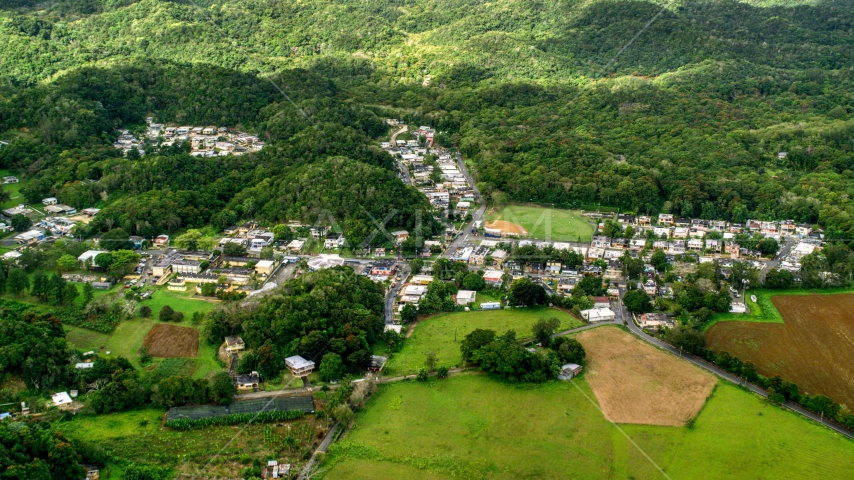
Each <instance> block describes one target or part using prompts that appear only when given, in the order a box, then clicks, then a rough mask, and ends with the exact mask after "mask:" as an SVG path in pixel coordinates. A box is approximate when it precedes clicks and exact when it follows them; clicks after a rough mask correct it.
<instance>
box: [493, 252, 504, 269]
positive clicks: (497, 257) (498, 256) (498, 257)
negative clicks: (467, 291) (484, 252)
mask: <svg viewBox="0 0 854 480" xmlns="http://www.w3.org/2000/svg"><path fill="white" fill-rule="evenodd" d="M507 258H508V254H507V252H506V251H505V250H502V249H498V250H495V251H494V252H492V264H493V265H495V266H496V267H500V266H501V265H502V264H504V262H505V261H507Z"/></svg>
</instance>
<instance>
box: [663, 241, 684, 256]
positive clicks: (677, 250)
mask: <svg viewBox="0 0 854 480" xmlns="http://www.w3.org/2000/svg"><path fill="white" fill-rule="evenodd" d="M667 253H669V254H671V255H680V254H683V253H685V240H673V241H672V242H670V248H669V249H668V250H667Z"/></svg>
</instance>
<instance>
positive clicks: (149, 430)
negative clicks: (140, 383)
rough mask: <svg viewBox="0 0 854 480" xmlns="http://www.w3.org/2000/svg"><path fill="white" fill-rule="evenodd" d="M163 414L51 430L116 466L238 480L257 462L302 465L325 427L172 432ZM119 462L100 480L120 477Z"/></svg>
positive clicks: (297, 423) (117, 416) (108, 417)
mask: <svg viewBox="0 0 854 480" xmlns="http://www.w3.org/2000/svg"><path fill="white" fill-rule="evenodd" d="M164 413H165V412H164V411H163V410H161V409H153V408H150V409H142V410H133V411H129V412H120V413H111V414H104V415H97V416H95V415H78V416H76V417H74V419H73V420H71V421H68V422H54V424H53V428H55V429H56V430H59V431H62V432H63V433H65V434H66V435H68V436H69V437H72V438H76V439H81V440H86V441H87V442H92V443H95V444H97V445H99V446H101V447H102V448H104V449H105V450H106V451H107V452H108V453H110V454H111V456H113V457H114V460H113V461H117V463H118V462H143V463H155V464H157V465H160V466H165V467H170V468H173V469H174V471H175V473H176V477H175V478H177V479H182V480H183V479H190V478H193V476H194V475H201V476H203V477H204V478H240V477H241V476H242V475H241V474H240V472H241V470H242V469H244V468H246V467H249V466H251V465H252V461H253V460H254V459H256V458H257V459H259V460H260V461H262V462H264V463H266V460H268V459H278V460H280V461H282V460H284V461H286V462H290V463H292V464H297V465H299V464H302V463H303V462H304V460H303V455H304V454H305V452H307V451H309V450H313V448H314V446H315V445H316V444H317V442H319V440H318V438H317V437H318V434H320V433H321V432H322V431H325V428H326V422H325V421H323V420H318V419H316V418H315V416H314V415H306V416H304V417H303V418H301V419H299V420H294V421H289V422H278V423H267V424H250V425H234V426H214V427H207V428H204V429H199V430H189V431H175V430H171V429H167V428H164V427H162V426H161V425H162V422H163V418H164ZM232 440H233V441H232ZM229 442H231V443H229ZM117 463H114V464H111V465H109V466H108V467H107V469H105V470H106V472H105V470H102V471H101V473H102V475H101V478H102V479H104V480H114V479H115V480H118V479H120V478H121V468H120V466H119V465H118V464H117ZM203 468H204V469H205V470H204V471H203V470H202V469H203ZM105 473H106V474H105ZM195 478H199V477H195Z"/></svg>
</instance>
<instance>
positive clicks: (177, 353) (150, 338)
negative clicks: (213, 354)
mask: <svg viewBox="0 0 854 480" xmlns="http://www.w3.org/2000/svg"><path fill="white" fill-rule="evenodd" d="M142 344H143V346H145V348H147V349H148V354H149V355H151V356H152V357H165V358H172V357H195V356H196V355H197V354H198V353H199V331H198V330H196V329H195V328H190V327H180V326H178V325H170V324H168V323H158V324H157V325H155V326H154V327H152V328H151V330H149V331H148V334H147V335H146V336H145V338H144V339H143V341H142Z"/></svg>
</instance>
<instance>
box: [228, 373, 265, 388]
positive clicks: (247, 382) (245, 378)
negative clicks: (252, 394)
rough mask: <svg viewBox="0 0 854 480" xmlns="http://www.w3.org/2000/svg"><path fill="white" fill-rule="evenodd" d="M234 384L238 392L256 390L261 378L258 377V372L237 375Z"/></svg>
mask: <svg viewBox="0 0 854 480" xmlns="http://www.w3.org/2000/svg"><path fill="white" fill-rule="evenodd" d="M234 383H235V384H236V386H237V389H238V390H256V389H257V388H258V384H259V383H261V376H260V375H258V372H251V373H245V374H242V375H237V377H236V378H235V382H234Z"/></svg>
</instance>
